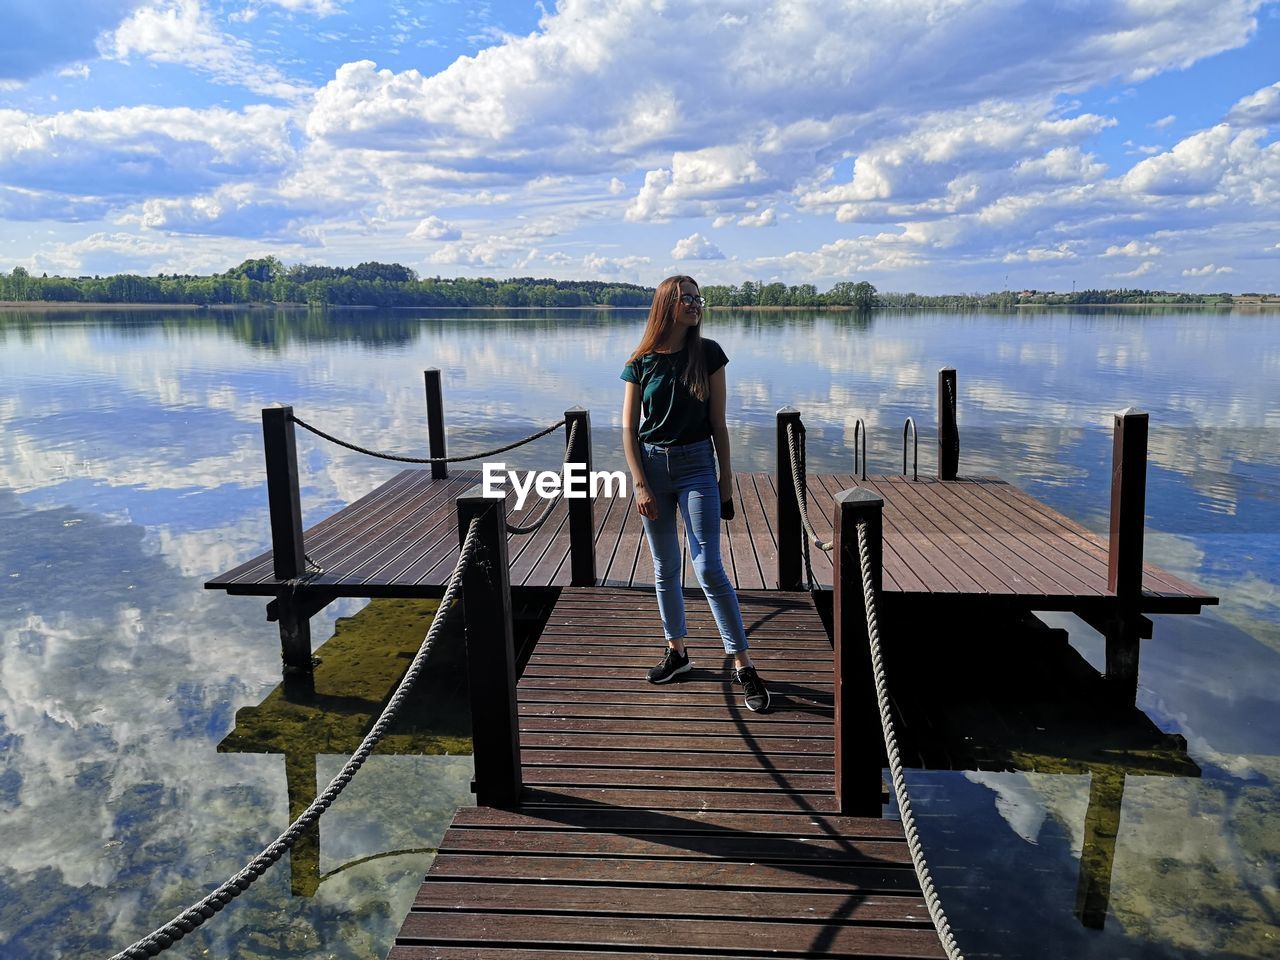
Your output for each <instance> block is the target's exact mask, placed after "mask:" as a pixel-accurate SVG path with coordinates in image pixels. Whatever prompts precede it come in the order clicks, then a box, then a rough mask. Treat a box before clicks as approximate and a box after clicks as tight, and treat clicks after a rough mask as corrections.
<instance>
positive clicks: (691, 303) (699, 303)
mask: <svg viewBox="0 0 1280 960" xmlns="http://www.w3.org/2000/svg"><path fill="white" fill-rule="evenodd" d="M680 302H681V303H683V304H684V305H685V306H686V307H705V306H706V305H707V298H706V297H700V296H698V295H697V294H695V293H682V294H680Z"/></svg>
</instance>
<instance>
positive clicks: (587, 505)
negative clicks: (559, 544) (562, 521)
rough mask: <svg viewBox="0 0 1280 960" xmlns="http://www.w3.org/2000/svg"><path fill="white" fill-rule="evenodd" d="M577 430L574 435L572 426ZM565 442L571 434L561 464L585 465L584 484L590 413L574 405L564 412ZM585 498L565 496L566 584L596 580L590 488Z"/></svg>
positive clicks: (587, 583) (587, 468)
mask: <svg viewBox="0 0 1280 960" xmlns="http://www.w3.org/2000/svg"><path fill="white" fill-rule="evenodd" d="M574 424H577V427H578V433H577V436H576V437H575V436H574V433H573V427H574ZM564 431H565V443H568V442H569V438H570V437H573V445H572V446H571V447H570V448H569V450H568V451H567V455H566V456H565V463H581V464H585V465H586V466H585V470H584V474H583V476H584V480H583V482H584V483H587V482H589V478H590V476H591V470H592V466H591V412H590V411H589V410H584V409H583V408H582V407H574V408H572V409H570V410H566V411H565V412H564ZM585 492H586V493H587V496H585V497H565V499H566V500H567V501H568V503H569V561H570V577H569V582H570V585H572V586H575V587H593V586H595V583H596V515H595V501H594V500H593V499H592V497H591V495H590V490H587V491H585Z"/></svg>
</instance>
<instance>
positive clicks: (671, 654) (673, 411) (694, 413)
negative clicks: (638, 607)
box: [622, 276, 769, 711]
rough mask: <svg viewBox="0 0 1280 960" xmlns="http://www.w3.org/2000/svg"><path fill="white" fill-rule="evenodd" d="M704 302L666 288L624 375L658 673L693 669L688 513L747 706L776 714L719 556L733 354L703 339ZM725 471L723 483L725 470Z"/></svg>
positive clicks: (727, 482)
mask: <svg viewBox="0 0 1280 960" xmlns="http://www.w3.org/2000/svg"><path fill="white" fill-rule="evenodd" d="M704 305H705V301H704V300H703V298H702V296H701V294H700V293H699V290H698V284H697V283H696V282H695V281H694V280H693V278H692V277H684V276H677V277H668V278H667V279H666V280H663V281H662V283H660V284H659V285H658V290H657V292H656V293H655V294H654V296H653V304H652V306H650V307H649V322H648V324H647V325H646V326H645V329H644V335H643V336H642V337H641V338H640V345H639V346H637V347H636V349H635V351H634V352H633V353H632V354H631V358H630V359H629V360H628V361H627V364H626V366H625V367H623V369H622V379H623V380H625V381H626V383H627V386H626V393H625V394H624V397H623V401H622V445H623V450H624V452H625V453H626V457H627V466H628V467H629V468H630V470H631V482H632V485H633V486H634V488H635V495H636V509H637V510H638V511H639V512H640V517H641V522H642V523H643V524H644V531H645V537H646V538H647V539H648V541H649V550H650V552H651V553H652V554H653V571H654V586H655V587H656V589H657V594H658V610H659V612H660V613H661V614H662V628H663V632H664V633H665V634H666V637H667V650H666V652H665V653H664V654H663V657H662V660H661V661H659V663H658V665H657V666H655V667H654V668H653V669H652V670H650V671H649V682H650V683H666V682H667V681H668V680H670V679H671V678H673V677H675V676H677V675H679V674H681V673H684V672H685V671H687V670H688V669H689V668H690V667H692V666H693V663H692V662H691V661H690V659H689V654H688V652H687V651H686V650H685V645H684V641H685V634H686V632H687V631H686V628H685V618H684V588H683V582H682V576H681V568H682V561H681V556H680V538H679V536H678V535H677V533H676V512H677V510H678V511H679V512H680V513H681V514H682V515H683V517H684V528H685V535H686V539H687V540H688V544H689V553H690V555H691V556H692V558H693V569H694V572H695V573H696V574H697V576H698V582H699V583H700V584H701V585H702V592H703V593H704V594H706V597H707V603H708V604H709V605H710V606H711V613H712V616H714V617H715V621H716V627H717V628H718V629H719V631H720V639H721V640H722V641H723V643H724V649H725V652H726V653H728V654H730V655H731V656H732V657H733V661H734V667H735V674H734V679H735V680H736V681H737V682H738V683H740V684H742V690H743V696H744V699H745V701H746V705H747V708H748V709H749V710H753V711H761V710H767V709H768V708H769V691H768V690H767V689H766V688H765V685H764V682H763V681H762V680H761V679H760V677H759V675H758V674H757V673H756V670H755V667H754V666H753V665H752V663H751V657H750V656H749V655H748V654H747V634H746V630H745V629H744V628H743V625H742V612H741V610H740V609H739V607H738V595H737V593H735V592H734V589H733V584H732V583H730V582H729V576H728V574H726V573H725V569H724V564H723V562H722V561H721V559H720V520H721V518H723V519H725V520H731V519H732V518H733V499H732V498H733V470H732V467H731V466H730V459H729V430H728V428H727V427H726V426H725V417H724V412H725V393H726V388H725V375H724V367H725V364H726V363H728V362H729V358H728V357H727V356H725V353H724V351H723V350H722V349H720V345H719V344H718V343H716V342H715V341H714V340H704V339H703V337H702V334H701V329H700V328H701V324H702V308H703V306H704ZM717 463H718V465H719V474H720V475H719V479H718V480H717V478H716V466H717Z"/></svg>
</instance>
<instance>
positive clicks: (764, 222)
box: [738, 207, 778, 227]
mask: <svg viewBox="0 0 1280 960" xmlns="http://www.w3.org/2000/svg"><path fill="white" fill-rule="evenodd" d="M777 224H778V214H777V212H776V211H775V210H774V209H773V207H767V208H765V209H764V210H761V211H760V212H759V213H752V214H748V215H747V216H745V217H743V218H742V219H741V220H739V221H738V226H740V227H773V226H777Z"/></svg>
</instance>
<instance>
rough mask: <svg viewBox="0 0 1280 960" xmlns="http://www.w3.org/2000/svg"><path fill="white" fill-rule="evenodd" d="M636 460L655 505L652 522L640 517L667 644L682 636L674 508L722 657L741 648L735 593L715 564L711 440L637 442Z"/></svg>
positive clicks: (716, 488)
mask: <svg viewBox="0 0 1280 960" xmlns="http://www.w3.org/2000/svg"><path fill="white" fill-rule="evenodd" d="M640 457H641V460H642V461H643V464H644V475H645V479H646V480H647V481H648V483H649V490H650V492H651V493H652V494H653V499H654V501H655V502H656V504H657V508H658V517H657V519H656V520H650V519H648V518H647V517H642V518H641V520H642V522H643V523H644V532H645V536H646V537H647V538H648V540H649V550H650V552H651V553H652V554H653V571H654V576H653V579H654V586H655V587H656V588H657V593H658V612H659V613H661V614H662V629H663V631H664V632H665V633H666V635H667V639H668V640H675V639H677V638H679V637H683V636H684V635H685V634H686V632H687V630H686V628H685V620H684V583H683V579H684V578H683V576H682V574H683V561H682V559H681V556H680V537H679V536H678V535H677V534H676V509H677V507H678V508H679V511H680V513H681V514H682V515H683V516H684V530H685V539H686V540H687V542H688V544H689V553H690V556H691V557H692V559H693V571H694V573H696V574H697V576H698V583H700V584H701V585H702V592H703V593H704V594H706V596H707V603H708V604H709V605H710V606H711V615H712V616H713V617H715V621H716V627H717V628H718V629H719V631H720V639H721V640H722V641H723V642H724V649H725V652H726V653H741V652H743V651H745V650H746V649H747V633H746V630H744V629H743V626H742V611H741V609H740V608H739V606H738V594H737V593H736V592H735V591H734V589H733V584H732V583H730V582H729V575H728V574H727V573H725V570H724V563H723V562H722V561H721V559H720V485H719V482H718V481H717V480H716V467H715V453H714V450H713V448H712V444H711V441H710V440H709V439H708V440H700V441H698V442H697V443H689V444H685V445H683V446H677V447H659V446H655V445H654V444H650V443H643V444H641V447H640Z"/></svg>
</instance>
